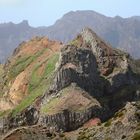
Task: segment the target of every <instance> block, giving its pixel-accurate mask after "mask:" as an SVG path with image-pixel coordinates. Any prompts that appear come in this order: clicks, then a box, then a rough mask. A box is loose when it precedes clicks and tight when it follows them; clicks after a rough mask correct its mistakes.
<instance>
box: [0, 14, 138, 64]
mask: <svg viewBox="0 0 140 140" xmlns="http://www.w3.org/2000/svg"><path fill="white" fill-rule="evenodd" d="M84 27H89V28H91V29H93V30H94V31H95V32H97V33H98V34H99V35H100V36H101V37H102V38H103V39H104V40H106V41H107V42H109V43H110V44H111V45H112V46H114V47H117V48H121V49H123V50H125V51H127V52H129V53H130V54H131V55H132V56H133V57H134V58H140V56H139V54H140V43H139V42H140V16H133V17H130V18H122V17H119V16H116V17H107V16H104V15H102V14H99V13H97V12H94V11H75V12H73V11H71V12H69V13H67V14H65V15H64V16H63V17H62V18H61V19H59V20H57V21H56V22H55V24H54V25H52V26H49V27H45V26H43V27H37V28H34V27H31V26H30V25H29V24H28V21H26V20H24V21H22V22H21V23H19V24H14V23H12V22H9V23H3V24H0V61H1V62H5V60H6V59H7V58H8V56H9V55H10V54H11V53H12V51H13V50H14V49H15V48H16V47H17V46H18V45H19V44H20V43H21V42H22V41H26V40H29V39H31V38H32V37H33V36H48V37H49V38H50V39H55V40H59V41H62V42H64V43H66V42H68V41H69V40H71V39H73V38H74V36H75V35H76V34H77V33H78V32H80V31H81V30H82V28H84Z"/></svg>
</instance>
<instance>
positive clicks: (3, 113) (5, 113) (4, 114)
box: [0, 110, 11, 118]
mask: <svg viewBox="0 0 140 140" xmlns="http://www.w3.org/2000/svg"><path fill="white" fill-rule="evenodd" d="M10 112H11V110H6V111H0V118H2V117H3V116H6V115H8V114H9V113H10Z"/></svg>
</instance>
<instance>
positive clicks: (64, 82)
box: [53, 45, 103, 96]
mask: <svg viewBox="0 0 140 140" xmlns="http://www.w3.org/2000/svg"><path fill="white" fill-rule="evenodd" d="M98 73H99V72H98V69H97V63H96V58H95V56H94V55H93V53H92V52H91V50H90V49H88V48H86V47H85V48H77V47H76V46H70V45H67V46H65V47H64V48H63V49H62V52H61V59H60V65H59V68H58V72H57V75H56V78H55V81H54V86H53V89H56V90H58V91H59V90H61V89H63V88H64V87H66V86H68V85H70V84H71V83H76V84H77V85H78V86H79V87H81V88H82V89H85V90H86V91H88V92H90V93H92V94H93V95H94V96H98V95H99V96H102V89H103V87H102V85H101V83H102V81H101V79H100V76H99V74H98ZM99 84H100V88H98V85H99Z"/></svg>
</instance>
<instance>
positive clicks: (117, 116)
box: [114, 111, 124, 118]
mask: <svg viewBox="0 0 140 140" xmlns="http://www.w3.org/2000/svg"><path fill="white" fill-rule="evenodd" d="M123 115H124V113H123V112H122V111H119V112H116V113H115V115H114V118H120V117H122V116H123Z"/></svg>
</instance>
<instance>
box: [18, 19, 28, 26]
mask: <svg viewBox="0 0 140 140" xmlns="http://www.w3.org/2000/svg"><path fill="white" fill-rule="evenodd" d="M19 25H22V26H29V23H28V20H23V21H22V22H20V23H19Z"/></svg>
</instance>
